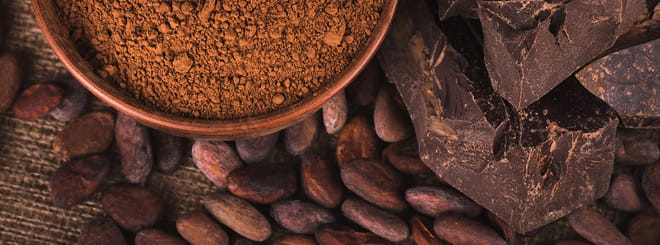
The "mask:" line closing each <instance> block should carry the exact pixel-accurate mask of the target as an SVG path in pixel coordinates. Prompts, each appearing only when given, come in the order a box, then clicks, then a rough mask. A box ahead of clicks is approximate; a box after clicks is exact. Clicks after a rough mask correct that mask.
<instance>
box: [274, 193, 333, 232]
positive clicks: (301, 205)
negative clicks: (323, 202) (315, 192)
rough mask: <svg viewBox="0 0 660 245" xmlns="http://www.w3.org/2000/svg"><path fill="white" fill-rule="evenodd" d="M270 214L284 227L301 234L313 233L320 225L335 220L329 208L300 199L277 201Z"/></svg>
mask: <svg viewBox="0 0 660 245" xmlns="http://www.w3.org/2000/svg"><path fill="white" fill-rule="evenodd" d="M270 214H271V216H272V217H273V219H275V221H276V222H277V223H278V224H280V225H281V226H282V227H284V228H286V229H288V230H290V231H293V232H295V233H299V234H312V233H314V231H315V230H316V228H317V227H318V226H320V225H322V224H327V223H332V222H334V221H335V216H334V215H332V213H331V212H330V211H328V210H327V209H324V208H322V207H319V206H317V205H316V204H312V203H306V202H302V201H299V200H290V201H282V202H278V203H275V204H273V206H272V208H271V210H270Z"/></svg>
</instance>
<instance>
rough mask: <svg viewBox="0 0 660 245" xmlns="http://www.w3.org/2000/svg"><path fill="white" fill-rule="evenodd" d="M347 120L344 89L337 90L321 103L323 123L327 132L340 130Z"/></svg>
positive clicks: (333, 132) (332, 132) (331, 132)
mask: <svg viewBox="0 0 660 245" xmlns="http://www.w3.org/2000/svg"><path fill="white" fill-rule="evenodd" d="M346 120H348V104H347V102H346V94H345V93H344V90H341V91H339V93H337V94H336V95H335V96H333V97H332V98H330V100H328V102H326V103H325V105H323V125H324V126H325V131H326V132H327V133H328V134H335V133H338V132H339V131H341V129H342V128H343V127H344V125H346Z"/></svg>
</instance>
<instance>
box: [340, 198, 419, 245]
mask: <svg viewBox="0 0 660 245" xmlns="http://www.w3.org/2000/svg"><path fill="white" fill-rule="evenodd" d="M341 211H342V212H343V213H344V216H345V217H346V218H348V219H349V220H351V221H353V222H355V223H357V224H358V225H360V226H362V227H363V228H365V229H367V230H369V231H371V232H373V233H374V234H376V235H378V236H380V237H382V238H385V239H387V240H389V241H392V242H399V241H403V240H405V239H406V238H408V234H409V233H408V232H409V231H408V225H407V224H406V223H405V222H404V221H403V220H401V218H399V217H398V216H396V215H394V214H391V213H389V212H387V211H384V210H382V209H379V208H377V207H374V206H372V205H370V204H369V203H367V202H365V201H362V200H360V199H358V198H354V197H349V198H347V199H346V200H345V201H344V203H343V204H342V205H341Z"/></svg>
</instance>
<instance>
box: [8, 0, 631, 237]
mask: <svg viewBox="0 0 660 245" xmlns="http://www.w3.org/2000/svg"><path fill="white" fill-rule="evenodd" d="M0 24H1V27H2V28H1V29H2V30H3V31H2V34H1V35H0V36H2V39H3V40H2V42H0V43H2V45H1V46H0V53H4V52H14V53H17V54H19V55H20V56H21V58H22V60H23V64H24V68H25V69H26V72H25V79H24V82H25V83H24V86H25V85H27V84H34V83H41V82H48V81H51V80H53V79H54V78H57V77H61V76H63V75H65V74H67V72H66V70H65V69H64V67H63V65H62V64H61V63H60V62H59V61H58V59H57V57H56V56H55V54H54V53H53V52H52V50H51V49H50V47H49V46H48V45H47V44H46V42H45V40H44V38H43V36H42V34H41V31H40V29H39V27H38V26H37V24H36V23H35V20H34V17H33V15H32V11H31V1H30V0H0ZM90 107H91V110H94V109H97V108H99V107H105V105H104V104H103V103H102V102H100V101H98V100H96V99H95V100H94V101H93V102H92V105H91V106H90ZM63 126H64V124H63V123H61V122H58V121H56V120H54V119H52V118H50V117H44V118H42V119H39V120H35V121H23V120H19V119H16V118H14V117H12V115H11V113H10V112H6V113H4V114H1V115H0V244H74V243H76V241H77V239H78V234H79V233H80V230H81V229H82V227H83V226H84V225H85V223H87V222H89V221H90V220H92V219H94V218H95V217H98V216H101V215H103V211H102V210H101V209H100V205H99V203H98V201H97V200H98V193H97V194H96V195H95V196H94V197H93V198H91V200H90V201H87V202H84V203H83V204H81V205H78V206H76V207H74V208H71V209H70V210H64V209H60V208H55V207H53V206H51V205H50V202H49V198H48V179H49V176H50V174H51V173H52V172H53V171H55V169H57V168H58V166H59V165H60V163H59V162H57V160H56V159H55V157H54V155H53V154H52V152H51V149H52V146H51V144H52V141H53V138H54V137H55V135H56V134H57V133H58V132H59V131H60V130H62V128H63ZM326 140H327V139H326ZM278 150H279V151H280V152H278V153H276V154H274V156H272V159H277V161H287V160H289V159H287V156H285V154H283V153H281V151H282V150H281V147H280V149H278ZM188 155H189V154H188ZM111 176H112V177H111V178H110V180H109V181H107V183H106V184H111V183H116V182H118V181H120V180H121V177H119V174H118V173H117V168H114V170H113V173H112V174H111ZM146 186H147V187H148V188H149V189H151V190H154V191H156V192H157V193H160V194H161V196H162V197H163V199H164V200H165V201H166V203H167V209H166V218H165V222H163V225H162V227H161V228H164V229H169V230H172V229H173V221H174V220H175V218H176V217H177V215H179V214H182V213H185V212H188V211H192V210H199V209H201V205H200V203H199V200H200V199H201V198H202V197H203V196H204V195H206V194H208V193H209V192H212V191H213V190H214V188H213V186H212V184H211V183H210V182H209V181H208V180H207V179H206V178H205V177H204V176H203V175H202V174H201V173H200V172H199V171H198V170H197V169H196V168H195V166H194V165H193V163H192V160H191V158H190V156H188V157H186V159H185V163H184V164H183V166H182V167H180V168H179V170H177V171H176V172H174V173H173V174H171V175H167V174H162V173H158V172H154V173H153V174H152V175H151V177H150V178H149V180H148V182H147V183H146ZM101 188H103V187H101ZM600 210H602V211H603V212H604V213H605V214H606V216H607V217H608V218H610V219H611V220H613V221H615V223H616V224H617V225H619V227H621V225H623V224H625V221H626V220H627V219H628V218H629V216H630V215H626V214H621V213H615V212H612V211H608V210H606V209H604V208H603V207H600ZM561 238H577V235H576V234H575V233H574V232H573V231H572V230H571V228H570V227H569V226H567V225H566V222H565V220H560V221H559V222H557V223H555V224H552V225H549V226H546V227H544V228H543V229H542V230H541V231H540V232H539V233H538V234H537V235H536V236H534V237H530V238H520V239H519V241H520V243H521V244H552V243H553V242H554V241H557V240H559V239H561Z"/></svg>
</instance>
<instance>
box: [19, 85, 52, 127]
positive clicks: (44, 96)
mask: <svg viewBox="0 0 660 245" xmlns="http://www.w3.org/2000/svg"><path fill="white" fill-rule="evenodd" d="M62 96H63V90H62V88H60V87H59V86H57V85H55V84H46V83H42V84H35V85H32V86H30V87H28V88H27V89H25V91H23V92H22V93H21V94H20V95H19V96H18V97H17V98H16V101H14V105H13V106H12V108H11V109H12V112H14V116H15V117H16V118H19V119H23V120H34V119H37V118H40V117H41V116H43V115H46V114H47V113H48V112H50V111H51V110H52V109H53V108H55V107H56V106H58V105H59V104H60V102H62Z"/></svg>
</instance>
